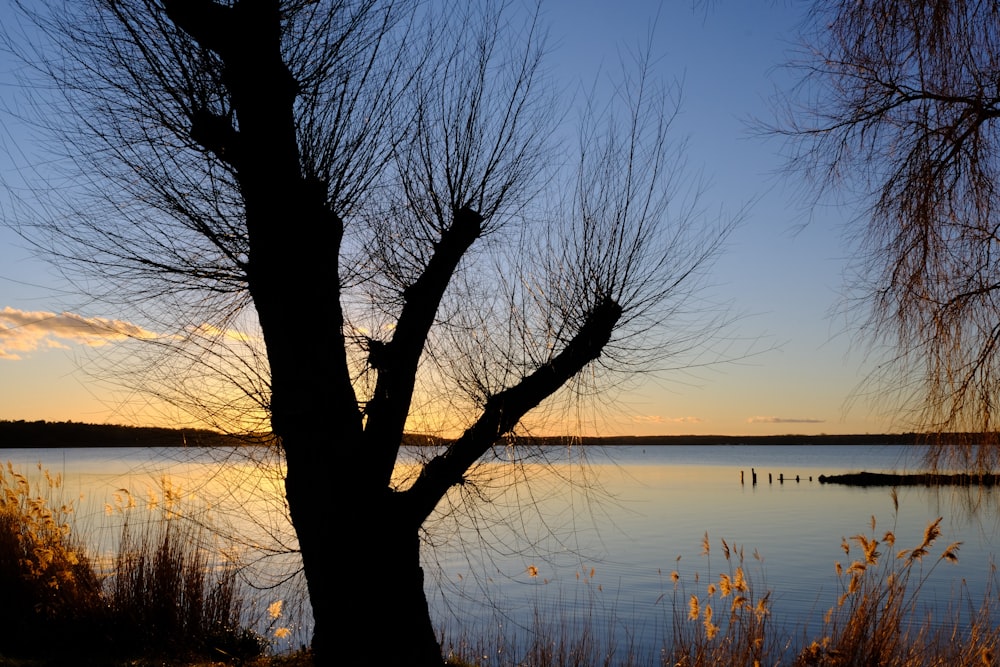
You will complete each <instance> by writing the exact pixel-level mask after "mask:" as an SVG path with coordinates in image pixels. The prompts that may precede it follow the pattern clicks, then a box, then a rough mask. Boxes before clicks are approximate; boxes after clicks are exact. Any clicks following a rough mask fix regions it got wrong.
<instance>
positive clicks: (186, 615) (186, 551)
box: [0, 462, 268, 665]
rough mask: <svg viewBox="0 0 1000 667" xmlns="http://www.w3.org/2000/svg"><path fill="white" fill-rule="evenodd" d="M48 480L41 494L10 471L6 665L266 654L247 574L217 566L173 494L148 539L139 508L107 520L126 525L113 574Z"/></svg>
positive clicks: (44, 475) (5, 508)
mask: <svg viewBox="0 0 1000 667" xmlns="http://www.w3.org/2000/svg"><path fill="white" fill-rule="evenodd" d="M39 472H40V474H41V479H40V480H39V481H38V482H37V483H36V484H35V485H34V486H32V484H31V483H30V482H29V480H28V478H27V477H26V476H25V475H24V474H22V473H20V472H18V471H16V470H14V468H13V466H12V465H11V464H10V463H9V462H8V464H7V467H6V472H5V471H4V469H3V468H0V590H2V591H3V597H2V604H0V627H2V628H3V631H2V633H0V662H2V661H5V660H6V659H7V658H10V657H16V658H38V659H43V660H59V659H69V658H70V657H71V658H72V661H73V664H81V665H82V664H112V663H113V661H115V660H126V659H129V658H143V659H148V658H152V657H157V658H165V659H170V660H180V659H183V660H197V659H215V660H229V661H238V662H242V661H247V660H249V659H251V658H257V657H260V656H262V655H264V654H265V653H266V652H267V649H268V642H267V641H266V639H265V638H264V637H262V636H261V635H259V634H258V633H257V632H255V631H254V630H252V629H250V628H249V627H247V626H246V625H245V624H244V622H243V621H244V611H245V610H244V607H243V596H242V592H241V590H240V582H239V580H238V579H237V573H236V570H235V569H234V567H232V566H231V565H222V566H215V564H214V563H212V562H211V558H210V555H209V553H208V552H207V551H205V550H204V549H202V548H201V546H200V545H201V544H202V542H201V535H200V534H199V530H200V529H199V528H198V527H197V525H195V524H193V523H191V522H189V521H186V520H185V519H183V518H182V517H181V516H180V514H179V513H177V512H176V509H177V508H176V507H175V503H176V502H177V500H178V499H177V497H176V496H175V495H172V492H171V490H170V488H169V487H167V486H165V487H164V498H163V504H162V505H161V506H157V505H156V504H153V503H151V504H150V506H149V507H147V509H148V510H150V515H149V516H146V517H144V518H145V519H146V520H145V521H143V522H142V524H141V527H139V528H136V526H135V525H134V523H133V514H132V510H134V509H136V508H135V503H134V501H133V500H132V498H131V497H128V499H127V500H123V499H122V498H121V496H120V495H119V496H118V499H117V500H116V506H115V507H112V506H109V507H108V508H107V509H108V510H109V513H111V514H115V513H117V514H119V515H120V517H121V519H122V523H121V533H120V539H119V542H118V547H117V551H116V554H115V556H114V558H113V559H111V561H110V562H109V563H108V565H109V567H107V568H102V567H100V566H99V565H98V561H97V560H96V559H94V558H92V557H91V556H90V555H88V553H87V551H86V549H85V548H84V546H83V544H82V542H80V541H79V539H78V538H77V537H76V536H75V535H74V533H73V531H72V527H71V522H72V516H73V511H74V508H73V505H72V503H64V504H59V505H57V504H56V503H57V500H56V496H57V495H58V494H59V492H60V488H61V479H60V478H59V476H55V477H53V476H52V475H50V474H49V472H48V471H46V470H43V469H42V468H41V466H39ZM126 493H127V492H126ZM156 512H158V513H159V514H158V515H157V514H156Z"/></svg>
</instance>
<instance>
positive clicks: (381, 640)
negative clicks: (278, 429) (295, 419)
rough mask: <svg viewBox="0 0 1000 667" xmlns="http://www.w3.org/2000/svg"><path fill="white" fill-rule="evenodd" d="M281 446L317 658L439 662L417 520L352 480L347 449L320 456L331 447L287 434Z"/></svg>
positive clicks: (413, 665)
mask: <svg viewBox="0 0 1000 667" xmlns="http://www.w3.org/2000/svg"><path fill="white" fill-rule="evenodd" d="M332 428H335V427H334V426H333V425H331V424H330V423H326V424H324V425H323V429H324V431H325V433H324V434H317V437H324V438H326V439H329V437H330V430H331V429H332ZM299 437H301V435H299ZM283 444H284V448H285V452H286V456H287V459H288V461H287V462H288V468H287V474H286V480H285V492H286V496H287V499H288V505H289V510H290V512H291V515H292V521H293V523H294V525H295V530H296V534H297V535H298V539H299V547H300V549H301V554H302V563H303V568H304V572H305V576H306V581H307V585H308V588H309V598H310V602H311V604H312V609H313V618H314V620H315V627H314V633H313V638H312V651H313V656H314V661H315V664H316V665H324V666H326V665H362V664H387V665H407V666H408V667H430V666H431V665H433V666H434V667H440V666H441V664H442V663H443V658H442V656H441V647H440V645H439V644H438V641H437V638H436V635H435V632H434V628H433V625H432V622H431V618H430V611H429V608H428V606H427V597H426V593H425V591H424V573H423V569H422V567H421V564H420V539H419V525H417V524H415V523H414V521H412V520H409V519H407V518H405V517H406V516H408V515H409V513H403V512H400V511H399V509H400V508H399V507H398V504H397V503H396V502H395V501H396V500H397V499H396V498H395V497H394V495H393V494H392V493H391V492H390V491H389V490H388V489H382V490H380V491H379V492H377V493H371V492H370V490H366V489H364V488H363V487H360V486H358V485H355V484H353V483H352V467H351V466H350V465H346V466H345V460H344V458H345V457H344V453H345V452H344V450H345V449H346V448H344V447H338V448H337V451H338V455H337V461H335V462H334V461H332V460H329V458H326V459H325V457H329V454H324V452H329V451H330V450H331V448H329V447H326V448H324V447H317V446H316V444H315V441H311V440H296V439H295V436H291V437H290V438H289V437H288V436H285V437H284V438H283ZM324 459H325V460H324ZM338 470H339V471H342V472H338Z"/></svg>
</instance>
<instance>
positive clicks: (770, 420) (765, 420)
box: [747, 417, 826, 424]
mask: <svg viewBox="0 0 1000 667" xmlns="http://www.w3.org/2000/svg"><path fill="white" fill-rule="evenodd" d="M825 422H826V420H825V419H802V418H797V417H750V419H748V420H747V423H748V424H823V423H825Z"/></svg>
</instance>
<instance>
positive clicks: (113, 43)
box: [6, 0, 732, 665]
mask: <svg viewBox="0 0 1000 667" xmlns="http://www.w3.org/2000/svg"><path fill="white" fill-rule="evenodd" d="M22 10H23V15H24V16H25V17H27V19H28V23H26V24H24V25H30V26H31V31H29V32H27V33H26V36H25V35H22V34H20V33H19V32H18V31H17V30H16V29H15V26H9V27H8V28H7V29H6V39H7V44H8V46H9V47H11V48H13V49H15V50H16V51H17V52H18V53H19V54H20V56H21V58H22V60H23V61H24V62H25V63H27V64H30V65H31V66H33V67H34V68H35V69H36V71H37V72H39V73H41V74H43V75H44V76H45V77H46V79H47V80H48V81H49V82H50V83H51V84H53V85H51V86H47V87H43V86H41V85H39V84H38V83H37V81H38V79H34V80H32V83H31V86H30V88H29V92H31V93H33V97H32V100H33V103H34V104H35V107H34V114H35V118H34V120H35V122H36V123H37V124H38V126H39V127H41V128H43V129H45V130H47V131H49V132H50V133H51V135H50V136H53V137H58V138H59V139H60V140H61V142H62V143H61V144H60V145H61V146H63V148H64V151H65V157H66V158H67V161H68V164H69V165H70V167H69V169H70V171H69V172H68V173H69V174H70V176H71V178H70V179H67V180H65V181H61V180H60V181H57V177H56V176H54V175H52V173H49V174H47V175H46V178H47V179H48V180H47V181H46V182H45V183H44V186H45V187H44V188H40V189H39V191H38V192H37V194H38V196H39V197H40V198H42V199H44V202H45V205H44V206H39V205H38V203H37V202H33V208H30V210H28V209H26V210H25V211H24V214H25V215H29V214H31V213H32V211H33V212H34V217H33V218H21V219H19V224H20V228H21V230H22V232H23V233H24V234H25V235H26V236H27V237H28V238H30V239H32V240H33V241H34V242H35V243H37V244H38V245H39V246H40V247H42V248H44V249H45V251H46V252H47V253H48V254H49V255H50V256H51V257H52V258H53V259H54V260H55V261H56V262H57V263H58V264H59V265H60V266H61V267H62V268H63V269H64V270H65V271H66V272H67V273H68V274H69V275H71V276H73V277H74V278H75V279H76V280H77V281H78V284H80V285H81V289H83V291H84V293H86V294H88V295H89V296H92V297H94V298H96V299H98V300H99V301H100V302H101V303H104V304H118V305H120V306H121V307H123V308H125V309H126V312H128V313H129V314H130V316H132V317H133V318H142V319H143V320H144V321H147V322H149V323H151V324H150V330H153V329H154V325H155V330H159V331H167V332H170V335H169V336H164V337H163V338H160V339H156V340H152V341H146V342H145V344H146V345H147V346H149V347H148V349H151V350H154V351H155V353H154V354H153V356H151V357H148V358H146V357H141V356H140V357H136V358H133V359H129V360H128V362H127V364H126V365H124V366H121V367H116V368H114V369H113V370H114V372H115V373H122V374H124V373H127V372H130V371H135V370H136V368H138V369H139V374H138V375H137V376H133V377H134V379H136V380H139V381H140V382H141V383H142V384H143V388H144V389H146V390H147V391H152V392H156V393H158V394H159V395H161V396H162V397H165V398H168V399H169V400H172V401H173V402H175V403H177V404H178V405H181V406H183V407H185V408H186V409H189V410H191V411H197V413H198V415H199V416H200V417H201V418H202V419H204V420H205V421H208V422H209V423H213V424H215V425H220V424H223V423H226V424H227V426H228V428H229V429H230V430H235V429H236V428H237V427H236V426H235V425H234V424H236V425H239V426H240V427H242V428H254V427H256V422H255V421H254V417H255V415H256V416H260V418H262V419H264V420H265V421H266V422H268V423H269V426H270V429H271V430H272V432H273V434H274V435H275V436H276V440H277V442H278V443H279V446H280V448H281V451H282V452H283V455H284V461H285V465H286V476H285V493H286V498H287V504H288V508H289V512H290V516H291V519H292V522H293V525H294V527H295V530H296V533H297V536H298V543H299V548H300V550H301V556H302V563H303V568H304V573H305V576H306V581H307V585H308V591H309V596H310V601H311V604H312V608H313V615H314V620H315V629H314V636H313V647H312V648H313V651H314V655H315V657H316V660H317V664H363V663H364V662H365V661H367V660H368V659H369V658H372V656H371V652H372V651H375V650H381V647H380V644H379V642H378V640H377V639H376V640H375V641H373V640H372V637H381V636H385V637H386V638H387V639H388V638H391V640H390V641H391V646H386V647H385V650H386V653H387V657H386V659H387V660H389V661H390V662H394V663H396V664H406V665H422V664H440V663H441V653H440V647H439V645H438V642H437V639H436V636H435V632H434V629H433V627H432V624H431V619H430V615H429V612H428V607H427V602H426V598H425V593H424V576H423V571H422V568H421V560H420V535H421V527H422V525H424V523H425V521H427V519H428V517H429V516H430V515H431V514H432V512H433V511H434V510H435V508H436V507H437V506H438V504H439V503H440V501H441V500H442V498H444V497H445V495H446V494H447V493H448V492H449V489H452V488H454V487H456V486H459V487H461V486H462V485H465V484H471V483H472V482H473V481H474V480H473V479H471V478H470V477H469V471H470V468H471V467H472V466H473V465H474V464H475V463H476V462H477V461H480V460H482V459H483V458H484V457H487V458H488V457H489V456H491V455H492V452H493V448H494V447H499V448H501V449H503V446H504V444H505V442H507V441H505V440H503V438H505V436H509V435H511V434H515V433H518V432H519V431H518V429H519V428H521V427H520V424H521V423H522V419H523V418H524V417H525V416H526V415H527V414H528V413H529V412H530V411H532V410H535V409H537V408H539V407H540V406H541V407H542V408H544V407H545V406H552V405H555V404H557V403H558V401H559V400H560V397H562V400H570V401H572V400H575V398H574V397H577V398H578V397H583V396H585V395H586V394H588V393H590V392H591V390H596V389H600V388H601V387H606V386H608V383H612V382H614V378H615V377H630V376H633V374H634V373H636V372H639V371H642V370H648V369H650V368H651V367H653V365H655V364H656V363H659V362H663V361H664V360H669V361H670V363H671V365H676V366H683V365H684V364H685V363H688V362H687V361H686V360H688V359H690V357H688V356H686V355H687V354H688V353H692V352H699V351H703V350H704V349H705V347H704V345H705V344H706V343H707V342H708V341H710V340H711V339H712V337H713V335H715V334H717V333H718V332H719V331H720V330H721V329H720V328H721V327H722V326H723V324H724V323H725V318H726V315H725V312H724V310H720V309H718V308H716V307H715V306H713V305H712V304H711V303H709V302H706V301H696V300H695V297H696V295H699V294H700V291H699V288H700V287H702V286H703V282H702V279H703V278H704V276H705V269H706V268H707V267H708V263H709V261H710V260H711V259H712V258H713V257H714V256H715V255H716V254H717V253H718V252H719V250H720V248H721V244H722V243H723V242H724V240H725V238H726V236H727V234H728V232H729V230H730V229H731V227H732V222H727V221H723V222H721V223H713V222H705V221H704V219H703V216H699V215H697V213H698V212H697V210H696V209H695V208H693V206H694V201H695V200H694V199H693V198H692V197H688V196H687V195H689V194H691V192H690V191H687V190H685V187H686V186H687V185H688V184H687V183H686V182H684V181H683V180H678V179H677V178H676V173H677V171H676V170H677V169H679V168H680V167H682V166H683V163H682V162H679V158H678V153H677V152H676V148H678V147H677V146H675V145H674V144H673V143H671V142H670V141H668V136H667V130H668V127H669V124H670V120H671V117H672V113H673V112H674V109H675V106H676V105H675V100H674V99H673V98H672V97H671V89H669V88H665V87H663V86H660V85H656V84H655V82H653V81H652V80H651V79H650V76H649V74H648V70H647V65H648V63H649V59H648V58H645V57H642V56H641V54H640V57H638V58H636V60H635V62H634V64H633V65H629V66H628V67H625V68H624V73H623V77H622V80H621V81H620V82H619V83H618V86H617V87H616V88H615V97H614V99H612V100H609V101H608V103H607V105H606V106H599V105H598V104H597V101H596V100H594V101H593V104H592V105H591V106H590V107H588V110H587V111H586V112H585V113H584V114H583V117H582V122H581V124H580V127H581V128H582V129H581V130H580V134H579V137H578V143H579V153H578V155H577V157H576V158H575V159H569V158H567V151H566V150H564V148H563V143H564V142H563V141H562V139H561V138H563V136H564V135H563V134H561V130H562V128H563V127H564V124H563V123H562V116H563V115H564V112H565V108H564V107H560V106H559V104H560V102H559V96H558V95H556V94H555V93H554V92H553V91H554V90H555V85H554V82H552V81H550V80H548V79H547V78H546V75H545V72H544V70H543V69H542V67H541V63H542V62H543V61H542V56H543V54H544V50H543V46H544V40H543V34H542V33H543V31H542V28H541V26H540V25H539V21H538V16H537V14H535V15H527V16H522V15H519V14H517V13H516V12H514V11H513V8H512V7H509V6H507V4H506V3H497V4H493V3H474V5H473V6H466V5H465V4H463V3H450V2H441V3H423V2H416V1H413V2H408V1H391V0H318V1H317V0H287V1H284V2H279V1H278V0H233V1H232V2H216V1H213V0H187V1H181V0H91V1H89V2H79V3H73V4H72V5H71V6H68V7H67V6H63V5H59V6H55V5H53V6H51V7H48V8H41V6H40V5H36V4H35V3H24V5H23V6H22ZM18 25H20V24H18ZM311 339H314V340H317V341H318V342H317V343H315V344H313V343H310V342H309V341H310V340H311ZM143 359H151V360H153V361H152V363H147V364H143V363H142V361H143ZM132 363H138V364H139V366H137V367H135V366H131V365H128V364H132ZM585 371H586V372H585ZM615 373H617V374H618V375H617V376H616V375H615ZM234 415H235V417H234ZM434 429H441V430H437V431H435V430H434ZM407 431H412V432H419V431H422V432H431V433H439V434H445V435H449V436H450V437H448V438H447V439H443V440H435V441H434V442H435V446H434V447H428V448H427V449H424V450H423V452H424V453H425V454H426V456H425V457H424V461H423V463H422V465H421V466H420V467H419V470H418V472H417V473H416V474H414V475H412V476H409V477H407V478H405V479H404V480H403V481H400V480H399V479H395V478H394V476H393V475H394V472H398V464H399V461H400V451H401V449H400V448H401V444H402V442H403V436H404V432H407ZM515 449H516V448H515ZM375 659H381V658H375Z"/></svg>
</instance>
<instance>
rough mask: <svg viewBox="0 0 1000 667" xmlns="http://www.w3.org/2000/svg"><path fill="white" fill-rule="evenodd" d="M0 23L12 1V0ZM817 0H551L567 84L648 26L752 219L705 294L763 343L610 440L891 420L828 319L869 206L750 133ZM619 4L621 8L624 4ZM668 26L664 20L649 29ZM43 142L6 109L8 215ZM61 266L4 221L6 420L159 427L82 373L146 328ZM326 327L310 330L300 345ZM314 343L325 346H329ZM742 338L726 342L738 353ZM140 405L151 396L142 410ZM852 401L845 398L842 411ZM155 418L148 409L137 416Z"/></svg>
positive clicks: (712, 166) (608, 62)
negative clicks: (793, 167) (96, 301)
mask: <svg viewBox="0 0 1000 667" xmlns="http://www.w3.org/2000/svg"><path fill="white" fill-rule="evenodd" d="M0 3H2V4H0V22H5V21H7V20H8V17H9V15H10V12H11V11H12V10H11V9H10V7H9V5H8V4H7V3H8V0H0ZM807 4H808V3H791V2H719V3H692V2H690V1H689V0H673V1H671V0H665V1H664V2H662V3H660V2H654V1H647V0H641V1H640V0H624V1H623V2H619V3H609V2H606V1H604V0H573V1H569V0H548V1H547V2H545V3H544V5H543V7H544V9H543V12H544V14H543V20H544V21H545V22H546V23H547V25H548V26H549V30H550V42H549V43H550V48H551V56H550V59H549V66H550V67H551V68H553V72H554V74H556V75H557V76H558V77H559V79H560V80H562V81H564V82H565V84H566V86H567V88H568V89H572V88H575V87H576V86H577V85H578V86H579V87H580V89H581V90H585V89H589V88H590V86H591V84H592V83H593V82H594V79H595V77H596V76H599V74H598V73H599V71H601V70H602V69H603V70H607V71H609V72H611V73H613V72H614V71H615V70H616V69H617V68H618V67H619V62H620V58H621V53H622V50H623V49H632V50H634V49H635V48H636V47H638V46H639V45H640V44H641V43H642V42H643V41H644V40H645V38H646V36H647V34H648V32H649V31H650V30H651V29H653V30H655V32H654V33H653V34H654V51H655V54H656V55H657V56H658V59H657V61H656V70H657V72H658V75H659V76H661V77H663V79H664V80H668V81H674V80H677V81H679V82H681V84H682V91H683V93H682V100H681V113H680V116H679V117H678V119H677V121H676V123H675V126H674V132H675V136H676V137H677V138H679V139H680V138H685V137H686V138H687V141H688V145H689V148H688V151H687V157H688V166H687V168H688V169H691V170H695V171H697V172H699V173H700V174H701V175H702V176H703V178H704V179H705V181H706V184H707V185H706V188H705V192H704V194H703V196H702V199H701V204H702V208H703V209H704V210H705V215H706V216H707V217H709V218H711V217H716V216H718V215H723V216H725V215H735V214H736V213H737V212H739V211H740V210H742V209H743V208H744V207H747V208H746V214H745V221H744V222H743V224H742V226H741V227H740V228H739V229H738V230H737V231H736V233H735V234H734V235H733V237H732V238H731V240H730V243H729V245H728V247H727V249H726V251H725V253H724V254H723V255H722V256H721V257H720V259H719V261H718V263H717V265H716V271H715V274H714V276H713V286H712V289H711V291H710V293H709V296H710V297H711V298H712V299H714V300H718V301H727V302H731V303H732V304H733V306H734V309H735V310H736V311H737V312H738V313H740V314H741V318H740V319H739V321H738V322H737V324H736V326H735V327H734V329H733V330H732V331H731V334H730V335H731V336H732V337H733V338H734V339H738V341H751V340H753V341H756V345H755V347H754V349H755V350H757V353H756V354H754V355H752V356H750V357H747V358H744V359H741V360H737V361H733V362H729V363H723V364H719V365H715V366H710V367H706V368H701V369H697V370H692V371H686V372H674V373H665V374H662V375H658V376H654V377H650V378H649V379H648V381H647V382H645V383H644V384H643V385H642V387H641V388H639V389H637V390H635V391H630V392H628V393H627V394H624V395H619V396H616V397H615V399H616V400H615V401H614V403H612V405H613V408H612V409H609V410H608V411H607V412H606V414H604V415H603V420H604V421H603V425H602V426H601V429H600V433H598V434H601V435H622V434H642V435H654V434H733V435H763V434H783V433H801V434H815V433H874V432H882V431H886V430H890V429H892V428H893V427H894V425H893V423H892V422H890V421H889V420H888V419H886V418H884V417H881V416H880V415H879V414H878V413H876V412H875V411H873V410H872V409H871V407H870V405H869V404H868V403H867V402H865V401H864V400H860V401H856V402H853V403H852V402H851V401H850V399H851V397H852V396H853V395H854V392H855V391H856V390H857V389H858V385H859V382H861V381H862V380H863V379H864V377H865V375H866V373H868V372H869V371H870V370H871V365H870V363H869V362H866V359H865V354H864V350H865V348H864V346H863V345H862V344H861V342H860V341H859V340H856V339H855V338H854V335H853V333H852V332H851V331H850V330H849V329H847V328H846V320H845V319H844V318H843V317H840V318H839V319H838V318H837V317H833V316H831V313H832V312H833V311H834V309H835V308H836V307H837V305H838V303H839V298H840V296H841V295H842V291H843V286H844V277H843V275H842V272H843V270H844V269H845V265H846V264H845V258H846V257H847V256H848V255H849V252H850V251H849V249H848V246H847V245H846V244H845V243H844V242H843V238H844V229H843V225H844V224H846V223H847V222H849V221H850V220H851V219H852V218H853V217H854V216H856V215H857V211H855V210H851V209H846V208H841V209H824V210H820V211H810V210H808V209H807V208H805V207H804V205H803V200H802V197H801V194H802V183H801V181H800V179H799V177H798V176H797V175H795V174H789V173H787V172H784V171H782V165H783V163H782V160H781V157H780V155H779V152H780V150H781V144H780V142H779V141H778V140H776V139H774V138H765V137H760V136H755V133H754V131H753V130H752V128H751V127H750V124H749V121H750V120H751V119H753V118H758V119H762V120H765V121H768V120H772V119H773V118H774V115H775V108H774V104H773V102H772V98H773V96H774V93H775V90H776V89H785V90H787V89H789V87H790V86H791V85H792V84H793V82H794V79H793V78H792V77H791V75H790V73H789V72H787V71H785V70H782V69H781V68H780V65H781V64H782V63H784V62H786V61H787V60H788V59H789V57H790V49H791V48H792V47H793V46H794V41H795V28H796V26H797V25H798V22H799V21H800V13H801V11H802V7H803V6H805V5H807ZM612 5H614V6H612ZM657 15H658V19H656V21H657V22H656V24H655V27H654V25H653V21H654V19H655V18H656V17H657ZM12 67H13V64H12V63H11V61H10V60H9V59H8V58H7V56H6V55H4V54H2V53H0V107H2V108H20V106H19V105H20V102H19V97H18V96H19V91H18V89H17V87H16V86H15V85H13V80H12V76H11V69H12ZM36 156H37V154H36V153H35V152H34V148H33V144H32V140H31V138H30V136H29V135H27V134H26V133H25V132H23V130H22V129H21V128H20V126H19V125H18V123H17V122H16V121H15V120H14V119H12V118H11V117H10V116H9V114H7V113H3V115H2V116H0V218H2V219H9V215H10V205H9V192H10V190H9V188H16V187H17V185H18V180H19V179H18V172H19V170H21V169H23V168H24V167H25V166H26V165H29V164H30V165H33V166H35V167H36V168H38V169H39V170H44V165H43V164H40V162H39V161H38V159H37V157H36ZM64 287H65V285H64V284H63V283H62V281H60V280H59V279H58V277H57V275H56V273H55V272H54V271H53V269H52V268H51V267H50V266H49V265H47V264H45V263H44V262H42V261H40V260H37V259H33V258H32V256H31V253H30V252H29V250H28V249H27V248H26V247H25V243H24V242H23V241H22V240H21V239H19V237H17V236H16V235H15V234H14V233H13V232H11V231H10V230H9V229H6V228H4V227H0V419H29V420H33V419H46V420H75V421H89V422H117V423H130V422H135V421H137V420H138V421H151V420H153V419H156V417H153V416H150V415H151V414H152V415H155V414H157V413H155V412H154V413H149V412H144V410H143V408H141V407H140V406H141V405H142V402H141V401H142V399H141V398H138V397H136V396H134V395H128V394H122V393H120V392H112V391H110V390H109V389H108V388H107V387H105V386H104V384H102V383H98V382H95V381H94V380H93V379H92V378H91V376H90V375H89V374H87V373H85V372H83V371H82V370H81V366H82V365H83V363H82V362H83V360H84V359H90V358H92V354H91V353H92V352H93V351H97V352H100V351H101V350H102V349H111V348H110V347H109V346H115V345H119V344H121V339H122V338H123V336H122V334H121V333H113V332H121V331H124V330H126V329H129V328H130V327H131V331H130V333H131V334H133V335H139V336H143V335H146V334H147V333H148V334H149V335H152V332H143V331H141V329H138V328H135V325H133V324H131V323H129V322H127V321H124V320H122V321H113V317H112V315H111V314H109V313H106V312H101V311H100V310H99V309H97V310H93V309H88V308H87V307H86V306H85V305H81V304H86V301H85V300H84V299H82V298H80V296H79V295H77V294H73V293H65V292H63V291H62V289H63V288H64ZM320 334H321V332H310V331H303V340H304V341H308V340H309V338H310V336H313V335H316V336H319V335H320ZM317 340H318V339H317ZM743 345H744V343H743V342H737V343H736V344H735V345H734V346H733V348H732V349H734V350H737V349H742V346H743ZM126 399H134V400H137V401H139V403H130V402H129V401H128V400H126ZM848 408H849V409H848ZM143 414H144V415H146V416H139V415H143Z"/></svg>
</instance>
